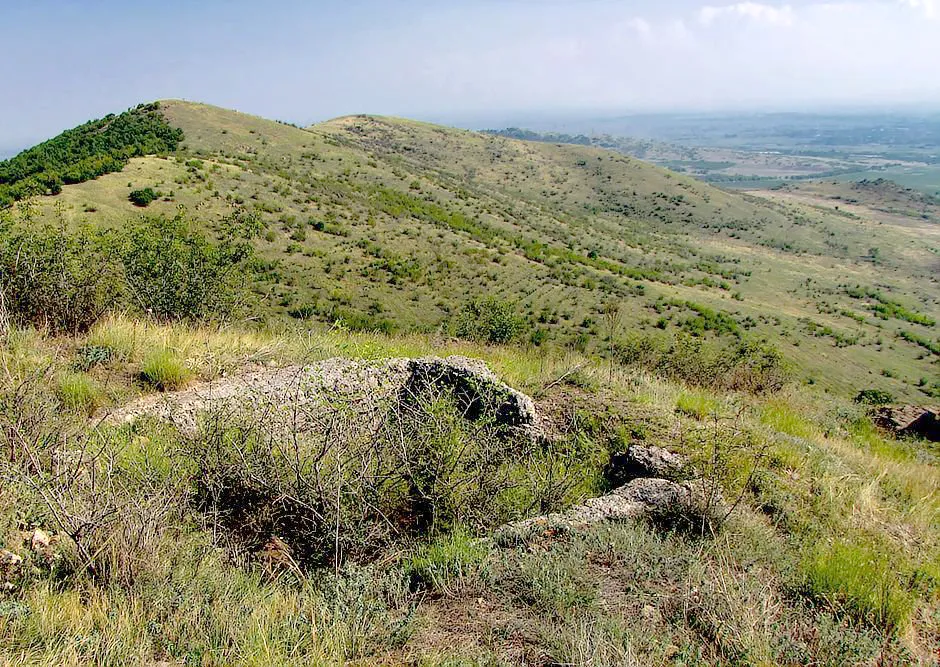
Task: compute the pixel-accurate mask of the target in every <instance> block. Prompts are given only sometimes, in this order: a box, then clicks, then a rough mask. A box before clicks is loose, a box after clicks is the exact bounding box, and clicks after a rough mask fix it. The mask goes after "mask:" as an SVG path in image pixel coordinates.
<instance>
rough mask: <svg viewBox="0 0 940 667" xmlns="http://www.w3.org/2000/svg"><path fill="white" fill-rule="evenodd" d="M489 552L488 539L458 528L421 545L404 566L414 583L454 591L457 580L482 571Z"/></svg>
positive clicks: (447, 591) (434, 588) (443, 590)
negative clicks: (486, 540)
mask: <svg viewBox="0 0 940 667" xmlns="http://www.w3.org/2000/svg"><path fill="white" fill-rule="evenodd" d="M488 555H489V547H488V545H487V544H486V543H485V542H483V541H482V540H480V539H479V538H476V537H474V536H473V535H471V534H470V533H469V532H468V531H467V530H466V529H463V528H457V529H455V530H454V531H452V532H450V533H448V534H447V535H443V536H441V537H439V538H437V539H435V540H434V541H432V542H431V543H430V544H427V545H425V546H422V547H420V548H418V549H417V550H416V552H415V553H414V555H412V556H411V557H410V558H409V560H408V561H407V562H406V563H405V566H404V567H405V572H406V573H407V574H408V575H409V576H410V577H411V579H412V581H413V585H416V586H426V587H428V588H430V589H432V590H435V591H440V592H444V593H453V591H454V585H455V584H456V583H457V582H460V581H461V580H463V579H470V578H472V577H474V576H475V575H477V574H478V573H479V571H480V568H481V566H482V564H483V562H484V560H485V559H486V558H487V556H488Z"/></svg>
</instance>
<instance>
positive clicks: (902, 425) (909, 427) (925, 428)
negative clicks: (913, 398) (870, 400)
mask: <svg viewBox="0 0 940 667" xmlns="http://www.w3.org/2000/svg"><path fill="white" fill-rule="evenodd" d="M874 419H875V423H876V424H878V426H880V427H882V428H884V429H887V430H889V431H891V432H893V433H894V434H895V435H898V436H902V437H904V436H915V437H920V438H925V439H927V440H930V441H931V442H940V408H925V407H920V406H916V405H896V406H884V407H880V408H878V409H877V410H876V411H875V413H874Z"/></svg>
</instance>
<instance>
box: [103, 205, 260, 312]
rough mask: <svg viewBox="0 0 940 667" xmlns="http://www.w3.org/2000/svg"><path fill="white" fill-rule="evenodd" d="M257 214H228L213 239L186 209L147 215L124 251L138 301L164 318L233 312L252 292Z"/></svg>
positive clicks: (130, 290) (126, 269)
mask: <svg viewBox="0 0 940 667" xmlns="http://www.w3.org/2000/svg"><path fill="white" fill-rule="evenodd" d="M256 226H257V220H256V219H255V218H253V217H250V216H241V215H239V214H236V215H235V216H232V217H231V218H229V219H226V220H223V226H222V234H221V236H222V238H221V240H220V241H219V242H218V243H213V242H212V241H210V240H209V239H208V238H206V237H205V235H203V234H202V233H200V232H198V231H196V230H195V229H194V228H193V226H192V225H191V223H190V222H189V221H188V220H186V218H185V217H184V215H183V213H182V212H180V213H179V214H177V215H176V216H175V217H173V218H167V217H162V216H161V217H154V218H144V219H142V220H141V221H140V222H139V223H138V224H136V225H133V226H132V227H131V228H130V229H129V230H128V231H127V233H126V234H125V235H124V237H123V238H122V239H121V244H120V249H119V253H120V256H121V262H122V265H123V268H124V276H125V280H126V282H127V291H128V293H129V294H130V297H131V300H132V301H133V303H134V304H135V305H136V306H137V307H139V308H140V309H141V310H142V311H144V312H145V313H148V314H149V315H152V316H153V317H157V318H159V319H163V320H191V321H196V320H211V319H220V318H225V317H227V316H229V315H232V314H233V313H234V312H235V311H236V310H237V309H238V308H239V307H240V306H241V305H242V304H243V303H244V299H245V298H246V295H247V293H248V291H247V289H245V283H246V281H247V275H246V273H245V267H246V264H247V262H248V261H249V260H250V258H251V256H252V249H251V246H250V245H249V243H248V239H249V238H250V237H251V236H253V235H254V234H255V233H256Z"/></svg>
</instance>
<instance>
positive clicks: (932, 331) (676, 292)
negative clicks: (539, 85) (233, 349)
mask: <svg viewBox="0 0 940 667" xmlns="http://www.w3.org/2000/svg"><path fill="white" fill-rule="evenodd" d="M160 113H162V114H163V116H164V117H165V118H166V120H167V122H168V123H169V125H170V126H172V127H174V128H179V129H181V130H182V132H183V135H184V137H185V138H184V140H183V141H182V143H181V144H180V145H179V147H178V149H177V150H176V151H175V152H173V153H170V154H167V155H165V156H163V157H157V156H148V157H136V158H131V159H130V162H129V164H128V165H127V166H126V167H125V168H124V169H123V170H122V171H120V172H117V173H111V174H107V175H104V176H101V177H100V178H97V179H96V180H91V181H87V182H84V183H80V184H75V185H66V186H65V187H64V188H63V190H62V192H61V193H60V194H58V195H55V196H54V197H51V196H46V197H42V198H40V199H39V200H38V201H36V202H34V204H33V205H36V204H38V213H37V214H36V215H37V216H38V217H39V218H40V219H46V220H53V219H55V218H56V217H60V218H63V219H64V220H66V221H67V222H69V223H72V224H79V223H85V222H87V223H89V224H92V225H105V226H107V225H112V226H120V225H121V224H122V222H123V221H125V220H126V219H127V218H128V217H131V216H137V215H139V214H140V210H139V209H138V208H136V207H135V206H134V205H132V204H131V203H130V202H129V201H128V194H129V193H130V192H131V191H134V190H138V189H142V188H148V187H149V188H152V189H153V190H154V191H155V192H156V193H158V194H159V195H160V197H159V198H158V200H157V201H155V202H153V203H152V204H150V205H149V207H148V208H147V210H146V213H147V214H157V213H164V214H172V213H175V211H176V210H177V207H179V206H184V207H185V208H186V211H187V214H188V215H189V216H191V217H192V218H194V219H196V220H197V221H200V222H202V223H203V224H205V225H206V226H207V227H210V228H211V227H212V226H213V225H214V224H215V223H216V222H217V221H218V220H219V219H220V218H221V217H222V216H224V215H226V214H227V213H229V212H230V211H231V210H232V207H233V206H236V205H242V206H245V207H248V208H249V209H251V210H253V211H255V212H257V213H258V214H259V215H260V217H261V219H262V220H263V223H264V226H265V232H264V233H263V235H262V238H261V239H260V240H259V241H258V242H257V249H258V251H259V253H260V256H261V257H262V258H264V260H266V262H267V263H266V264H265V266H264V268H263V271H259V274H258V277H257V281H256V283H255V287H254V289H255V292H256V294H257V300H258V308H257V310H258V312H260V313H263V314H265V316H267V317H269V318H274V319H289V318H294V319H306V318H310V319H316V320H320V321H326V322H333V321H341V322H343V323H345V324H346V325H347V326H350V327H352V328H356V329H380V330H384V331H395V330H422V331H433V330H437V329H439V328H441V327H442V326H443V327H447V326H448V325H449V323H450V322H451V321H452V320H453V318H454V316H455V313H456V312H457V311H459V310H460V308H461V307H462V306H463V305H464V304H465V303H466V302H467V301H468V300H469V299H471V298H473V297H477V296H481V295H486V296H492V297H494V298H496V299H498V300H500V301H502V302H505V303H508V304H511V305H512V307H513V308H514V309H515V310H516V311H517V312H518V313H519V314H520V315H522V316H524V317H525V318H526V320H527V323H528V324H527V331H526V336H527V337H532V338H533V340H535V341H536V342H539V343H541V344H548V345H565V346H572V347H575V348H578V349H585V348H607V347H609V343H610V341H608V340H606V339H609V338H611V336H612V337H613V338H614V342H617V341H620V340H622V339H625V338H629V337H630V335H631V334H637V333H639V334H640V335H643V336H652V337H656V336H668V335H669V334H672V333H675V332H683V331H684V332H691V333H693V334H696V335H701V336H707V337H715V336H718V337H725V338H729V337H730V338H735V337H740V336H747V337H749V338H754V339H765V340H768V341H770V342H772V343H773V344H774V345H775V346H777V347H778V348H779V349H781V351H782V352H783V353H784V355H785V356H786V357H787V358H788V359H791V360H792V361H793V362H794V363H795V364H796V366H797V367H798V369H799V375H800V377H801V379H803V380H805V381H807V382H812V383H818V384H820V385H822V386H823V387H825V388H829V389H834V390H837V391H840V392H842V393H846V394H848V393H853V392H855V391H857V389H859V388H864V387H879V388H883V389H886V390H888V391H891V392H892V393H893V394H895V395H897V396H899V397H903V398H905V399H908V400H925V398H927V397H926V396H925V393H927V394H929V393H930V392H931V391H935V389H934V382H935V378H936V376H937V359H938V355H937V354H935V353H934V352H932V351H931V348H934V349H935V347H936V341H937V339H938V335H940V334H938V332H940V330H938V329H937V327H936V324H930V323H931V322H934V323H935V322H936V320H937V319H938V318H940V289H938V283H937V275H938V271H937V269H938V267H940V259H938V246H940V225H938V224H937V221H936V219H934V218H933V217H932V214H931V215H928V216H927V217H926V219H925V218H924V217H923V216H921V215H920V212H918V216H917V217H903V216H902V217H901V218H899V217H898V216H897V215H893V214H892V215H882V214H881V212H879V211H877V210H875V209H867V210H866V211H865V212H859V213H853V212H850V211H847V210H843V209H837V208H835V207H833V206H821V205H818V203H816V202H808V201H805V200H799V199H796V198H788V199H784V198H782V197H775V196H773V195H772V194H770V195H768V194H767V193H762V194H759V196H755V195H753V194H752V195H743V196H742V195H739V194H734V193H729V192H725V191H723V190H720V189H717V188H715V187H712V186H709V185H707V184H704V183H702V182H699V181H696V180H694V179H692V178H689V177H686V176H683V175H679V174H676V173H673V172H670V171H667V170H664V169H660V168H656V167H654V166H651V165H649V164H647V163H644V162H642V161H639V160H636V159H631V158H628V157H625V156H623V155H619V154H616V153H613V152H608V151H605V150H601V149H597V148H591V147H587V146H580V145H568V144H551V143H544V142H542V143H535V142H531V143H530V142H523V141H516V140H512V139H508V138H505V137H500V136H493V135H486V134H476V133H472V132H467V131H461V130H454V129H449V128H443V127H436V126H433V125H428V124H424V123H417V122H412V121H407V120H401V119H391V118H376V117H367V116H356V117H347V118H340V119H336V120H333V121H329V122H326V123H322V124H318V125H314V126H312V127H309V128H298V127H294V126H291V125H287V124H283V123H277V122H273V121H268V120H264V119H261V118H256V117H252V116H247V115H245V114H240V113H236V112H233V111H227V110H224V109H219V108H215V107H211V106H207V105H200V104H192V103H188V102H180V101H167V102H162V103H161V104H160ZM886 303H888V304H889V305H888V306H885V304H886ZM611 312H616V313H619V316H618V317H611V316H610V313H611ZM605 313H608V315H607V316H605ZM899 313H900V314H904V313H916V314H919V315H921V316H922V317H914V318H905V317H904V316H899Z"/></svg>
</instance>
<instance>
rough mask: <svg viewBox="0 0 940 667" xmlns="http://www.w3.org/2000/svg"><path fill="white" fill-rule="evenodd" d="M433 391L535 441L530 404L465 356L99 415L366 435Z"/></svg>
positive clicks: (320, 367) (308, 372) (304, 377)
mask: <svg viewBox="0 0 940 667" xmlns="http://www.w3.org/2000/svg"><path fill="white" fill-rule="evenodd" d="M434 392H447V393H449V394H450V395H451V396H453V398H454V402H455V404H456V405H457V408H458V409H459V410H460V411H461V412H462V414H463V415H464V416H465V417H466V418H467V419H470V420H478V419H483V418H487V419H492V420H493V422H494V423H495V424H496V425H497V426H500V427H505V428H507V429H512V430H516V431H519V432H524V433H528V434H530V435H537V433H538V430H539V418H538V414H537V412H536V409H535V404H534V403H533V401H532V399H531V398H529V397H528V396H526V395H525V394H522V393H520V392H518V391H516V390H515V389H513V388H511V387H509V386H508V385H506V384H505V383H503V382H502V381H500V380H499V378H498V377H496V375H495V374H494V373H493V372H492V371H491V370H490V369H489V368H488V367H487V366H486V364H485V363H483V362H482V361H479V360H475V359H468V358H466V357H456V356H453V357H447V358H439V357H425V358H420V359H387V360H382V361H366V360H356V359H344V358H333V359H325V360H323V361H320V362H317V363H314V364H309V365H305V366H287V367H283V368H255V369H251V370H248V371H245V372H243V373H240V374H238V375H233V376H231V377H226V378H222V379H219V380H215V381H212V382H204V383H200V384H198V385H195V386H192V387H190V388H189V389H186V390H183V391H177V392H167V393H163V394H154V395H151V396H146V397H144V398H142V399H140V400H138V401H135V402H133V403H130V404H128V405H126V406H124V407H122V408H120V409H118V410H114V411H112V412H110V413H107V414H104V415H99V416H98V418H99V419H100V420H101V421H103V422H104V423H106V424H112V425H115V424H121V423H126V422H130V421H133V420H135V419H137V418H140V417H151V418H156V419H159V420H163V421H168V422H171V423H173V424H174V425H176V426H177V427H178V428H179V429H180V430H181V431H183V432H185V433H189V434H192V433H195V432H196V430H197V428H198V423H199V419H200V417H201V416H203V415H206V414H210V413H215V414H218V413H229V414H230V413H242V414H244V415H246V416H248V417H249V418H250V419H253V420H262V421H263V422H264V423H265V425H266V426H268V427H271V428H272V429H274V428H290V429H292V430H300V431H303V430H309V429H314V428H317V427H318V424H319V423H320V422H321V421H322V416H323V413H324V412H326V411H331V412H333V413H335V412H337V411H342V412H343V413H344V414H345V415H346V416H347V417H348V419H349V421H350V422H355V423H356V424H358V425H359V427H362V428H368V427H369V425H370V424H373V423H374V422H375V421H376V420H379V419H382V418H383V416H384V415H386V414H387V413H388V411H389V410H390V409H394V408H395V407H396V406H397V405H400V404H401V403H402V402H405V403H409V402H414V401H417V400H421V399H422V397H428V396H429V394H431V393H434Z"/></svg>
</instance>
